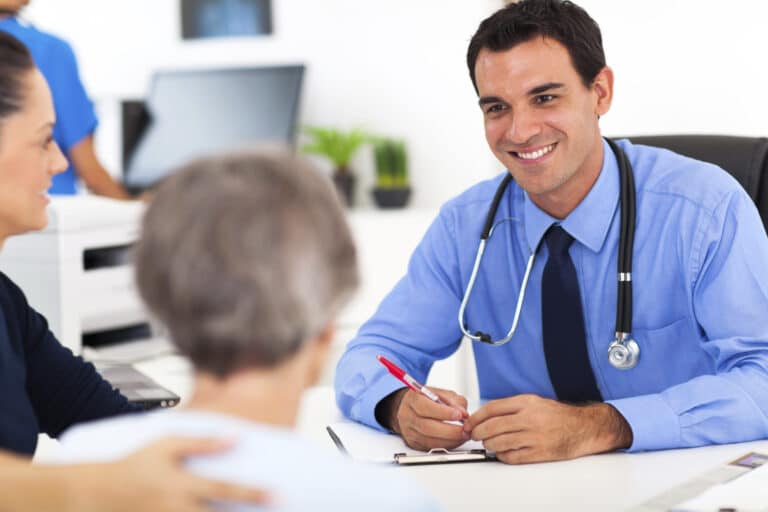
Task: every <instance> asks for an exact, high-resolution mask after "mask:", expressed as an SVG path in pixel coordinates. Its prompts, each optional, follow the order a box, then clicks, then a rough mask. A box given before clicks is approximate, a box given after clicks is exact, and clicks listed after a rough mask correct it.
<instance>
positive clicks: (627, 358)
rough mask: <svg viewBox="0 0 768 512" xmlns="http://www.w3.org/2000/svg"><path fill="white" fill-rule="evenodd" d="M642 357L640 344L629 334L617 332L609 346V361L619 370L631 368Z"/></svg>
mask: <svg viewBox="0 0 768 512" xmlns="http://www.w3.org/2000/svg"><path fill="white" fill-rule="evenodd" d="M639 359H640V345H638V344H637V342H636V341H635V340H634V339H633V338H631V337H630V336H629V334H626V333H621V334H617V336H616V338H614V339H613V341H612V342H611V344H610V345H609V346H608V361H610V363H611V366H613V367H614V368H616V369H617V370H631V369H632V368H634V367H635V366H637V362H638V360H639Z"/></svg>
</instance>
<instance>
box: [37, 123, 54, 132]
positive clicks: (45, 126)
mask: <svg viewBox="0 0 768 512" xmlns="http://www.w3.org/2000/svg"><path fill="white" fill-rule="evenodd" d="M55 125H56V123H54V122H53V121H49V122H47V123H44V124H42V125H40V128H38V129H37V131H38V132H42V131H43V130H53V127H54V126H55Z"/></svg>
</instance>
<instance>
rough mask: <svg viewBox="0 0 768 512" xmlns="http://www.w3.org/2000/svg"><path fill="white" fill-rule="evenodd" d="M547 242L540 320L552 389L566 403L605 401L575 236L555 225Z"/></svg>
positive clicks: (548, 233)
mask: <svg viewBox="0 0 768 512" xmlns="http://www.w3.org/2000/svg"><path fill="white" fill-rule="evenodd" d="M544 240H545V241H546V243H547V249H548V250H549V259H547V264H546V265H545V266H544V274H543V275H542V278H541V321H542V334H543V336H544V356H545V357H546V360H547V370H548V371H549V378H550V380H551V381H552V387H553V388H554V389H555V394H556V395H557V398H558V400H562V401H564V402H590V401H602V400H603V397H602V395H601V394H600V390H599V389H598V388H597V384H596V383H595V375H594V373H592V366H591V365H590V364H589V354H587V336H586V330H585V328H584V314H583V313H582V308H581V296H580V295H579V281H578V279H577V278H576V268H575V267H574V266H573V261H572V260H571V256H570V255H569V254H568V248H569V247H570V246H571V243H572V242H573V237H572V236H571V235H569V234H568V233H567V232H566V231H565V230H564V229H563V228H562V227H560V225H557V224H556V225H554V226H552V227H551V228H549V231H547V233H546V234H545V235H544Z"/></svg>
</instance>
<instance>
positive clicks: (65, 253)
mask: <svg viewBox="0 0 768 512" xmlns="http://www.w3.org/2000/svg"><path fill="white" fill-rule="evenodd" d="M143 210H144V205H143V203H140V202H136V201H131V202H128V201H117V200H113V199H106V198H101V197H95V196H58V197H56V196H55V197H53V198H52V200H51V204H50V205H49V206H48V218H49V223H48V226H47V227H46V229H45V230H43V231H36V232H32V233H26V234H24V235H19V236H15V237H11V238H10V239H8V240H7V241H6V243H5V246H4V247H3V249H2V251H0V270H2V271H3V272H4V273H6V274H7V275H8V276H9V277H10V278H11V279H12V280H13V281H14V282H16V284H18V285H19V286H20V287H21V289H22V290H24V293H25V295H26V296H27V300H28V301H29V303H30V304H31V305H32V307H34V308H35V309H36V310H37V311H39V312H40V313H42V314H43V316H45V317H46V318H47V319H48V323H49V326H50V328H51V331H53V333H54V334H55V335H56V337H57V338H58V339H59V341H61V343H62V344H63V345H65V346H67V347H69V348H70V349H72V351H73V352H75V353H79V352H80V349H81V344H82V337H83V335H87V334H94V333H100V332H105V331H110V330H114V329H120V328H125V327H128V326H135V325H139V324H142V323H145V322H146V314H145V312H144V308H143V307H142V305H141V302H140V300H139V297H138V295H137V293H136V291H135V289H134V284H133V266H132V265H131V264H130V251H131V247H132V245H133V243H134V242H135V241H136V238H137V236H138V229H139V223H140V219H141V215H142V212H143Z"/></svg>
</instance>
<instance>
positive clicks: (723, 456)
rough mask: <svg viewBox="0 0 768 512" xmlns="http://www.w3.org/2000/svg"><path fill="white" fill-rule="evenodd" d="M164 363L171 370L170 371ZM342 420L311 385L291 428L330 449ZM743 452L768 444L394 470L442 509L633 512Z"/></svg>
mask: <svg viewBox="0 0 768 512" xmlns="http://www.w3.org/2000/svg"><path fill="white" fill-rule="evenodd" d="M174 358H176V359H174ZM140 368H141V369H142V370H143V371H145V372H146V373H148V374H149V375H151V376H152V377H153V378H154V379H155V380H157V381H158V382H159V383H160V384H162V385H164V386H166V387H168V388H169V389H171V390H173V391H174V392H176V393H177V394H179V395H180V396H182V399H183V398H185V397H188V396H189V391H190V389H191V382H190V379H189V376H188V374H187V375H185V374H184V371H183V364H182V363H180V362H179V360H178V356H170V357H168V358H165V359H160V360H156V361H151V362H147V363H146V364H143V365H140ZM169 368H173V369H174V370H173V371H170V372H169V371H167V370H168V369H169ZM341 419H342V417H341V414H340V412H339V411H338V409H337V408H336V405H335V402H334V398H333V389H332V388H330V387H327V386H322V387H316V388H311V389H309V390H308V391H307V392H306V393H305V395H304V399H303V401H302V404H301V409H300V413H299V418H298V423H297V430H298V431H299V432H300V433H301V434H302V435H304V436H305V437H307V438H309V439H310V440H312V441H314V442H316V443H318V444H319V445H321V446H324V447H326V448H328V449H329V450H335V449H336V448H335V447H334V446H333V444H332V442H331V440H330V438H329V437H328V434H327V432H326V431H325V426H326V425H328V424H330V423H333V422H336V421H340V420H341ZM750 451H760V452H763V453H768V441H756V442H751V443H741V444H732V445H722V446H708V447H703V448H691V449H685V450H667V451H660V452H648V453H636V454H626V453H609V454H603V455H594V456H591V457H584V458H581V459H576V460H570V461H564V462H550V463H544V464H531V465H524V466H508V465H505V464H502V463H499V462H493V463H480V464H453V465H442V466H415V467H402V468H399V469H398V471H402V473H403V475H405V476H406V477H407V478H410V479H413V480H414V481H415V482H418V483H419V484H420V485H422V486H424V487H425V488H426V489H428V490H429V491H430V492H431V493H432V494H433V495H434V496H435V497H436V498H437V499H438V501H440V503H441V504H442V505H443V506H444V508H445V510H446V511H449V512H451V511H457V512H458V511H467V510H477V509H478V507H485V509H486V510H499V509H501V507H502V506H503V507H504V509H505V510H524V511H533V512H555V511H557V512H561V511H563V510H568V511H584V512H617V511H622V510H633V509H634V510H636V512H639V509H637V507H639V506H640V505H642V504H643V503H645V502H646V501H648V500H650V499H651V498H653V497H654V496H657V495H658V494H661V493H662V492H664V491H666V490H667V489H669V488H671V487H675V486H678V485H680V484H682V483H684V482H686V481H688V480H690V479H692V478H695V477H697V476H699V475H701V474H702V473H706V472H708V471H710V470H712V469H715V468H717V467H720V466H722V465H723V464H725V463H728V462H730V461H732V460H734V459H736V458H738V457H739V456H741V455H743V454H745V453H748V452H750ZM646 510H647V512H651V511H652V510H654V509H653V508H649V509H646ZM644 512H646V511H645V510H644Z"/></svg>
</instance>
